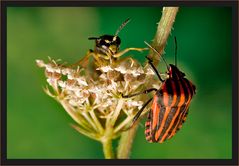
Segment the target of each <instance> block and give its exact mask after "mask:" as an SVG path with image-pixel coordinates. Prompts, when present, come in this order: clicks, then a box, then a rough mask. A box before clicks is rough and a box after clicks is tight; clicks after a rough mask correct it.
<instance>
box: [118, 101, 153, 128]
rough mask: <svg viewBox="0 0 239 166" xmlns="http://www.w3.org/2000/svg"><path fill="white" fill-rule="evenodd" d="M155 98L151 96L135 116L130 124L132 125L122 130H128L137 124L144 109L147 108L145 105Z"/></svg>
mask: <svg viewBox="0 0 239 166" xmlns="http://www.w3.org/2000/svg"><path fill="white" fill-rule="evenodd" d="M152 99H153V98H150V99H149V100H148V101H147V102H146V103H144V105H143V106H142V108H141V109H140V110H139V112H137V114H136V115H135V116H134V118H133V120H132V123H131V124H130V126H129V127H128V128H126V129H123V130H122V131H126V130H128V129H130V128H132V127H133V126H134V124H135V122H136V121H137V120H138V119H139V117H140V115H141V114H142V112H143V110H144V109H145V107H146V106H147V105H148V104H149V103H150V102H151V101H152Z"/></svg>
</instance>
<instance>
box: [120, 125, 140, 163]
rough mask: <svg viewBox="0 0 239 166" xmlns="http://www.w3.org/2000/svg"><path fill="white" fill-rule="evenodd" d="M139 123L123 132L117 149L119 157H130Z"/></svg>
mask: <svg viewBox="0 0 239 166" xmlns="http://www.w3.org/2000/svg"><path fill="white" fill-rule="evenodd" d="M138 123H139V121H137V122H136V123H135V124H134V126H133V127H132V128H131V129H130V130H128V131H126V132H123V133H122V134H121V138H120V141H119V146H118V149H117V159H128V158H129V155H130V151H131V147H132V143H133V139H134V136H135V134H136V131H137V128H138Z"/></svg>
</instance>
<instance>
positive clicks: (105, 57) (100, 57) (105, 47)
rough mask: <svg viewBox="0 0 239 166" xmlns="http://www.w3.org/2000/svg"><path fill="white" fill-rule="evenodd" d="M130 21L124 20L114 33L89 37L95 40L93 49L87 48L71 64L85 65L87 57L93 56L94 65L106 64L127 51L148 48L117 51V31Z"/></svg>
mask: <svg viewBox="0 0 239 166" xmlns="http://www.w3.org/2000/svg"><path fill="white" fill-rule="evenodd" d="M129 21H130V19H129V18H128V19H127V20H125V21H124V22H123V23H122V24H121V26H120V27H119V28H118V29H117V31H116V33H115V35H102V36H100V37H89V38H88V39H89V40H95V49H94V50H91V49H90V50H89V51H88V53H87V54H86V55H85V57H84V58H82V59H81V60H80V61H78V62H77V63H75V64H73V66H76V65H80V66H83V67H86V66H87V64H88V61H89V58H90V57H91V56H93V58H94V61H95V65H96V67H100V66H107V65H109V64H113V63H115V62H116V61H118V58H119V57H120V56H122V55H123V54H125V53H127V52H128V51H131V50H135V51H143V50H147V49H148V48H126V49H125V50H122V51H119V49H120V44H121V39H120V37H119V36H118V34H119V32H120V31H121V30H122V29H123V28H124V27H125V25H126V24H127V23H128V22H129Z"/></svg>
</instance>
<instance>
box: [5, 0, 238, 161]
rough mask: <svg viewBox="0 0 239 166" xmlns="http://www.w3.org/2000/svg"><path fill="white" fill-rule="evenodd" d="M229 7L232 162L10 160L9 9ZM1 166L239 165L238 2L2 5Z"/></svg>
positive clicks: (18, 2)
mask: <svg viewBox="0 0 239 166" xmlns="http://www.w3.org/2000/svg"><path fill="white" fill-rule="evenodd" d="M181 5H183V6H227V7H231V8H232V20H233V22H232V23H233V25H232V32H233V34H232V40H233V41H232V53H233V56H232V76H233V82H232V88H233V91H232V97H233V98H232V109H233V112H232V130H233V133H232V143H233V145H232V159H196V160H194V159H170V160H169V159H160V160H159V159H137V160H130V159H126V160H114V159H113V160H104V159H102V160H99V159H95V160H93V159H92V160H90V159H7V147H6V141H7V130H6V124H7V122H6V116H7V107H6V103H7V99H6V96H7V91H6V89H7V88H6V86H7V73H6V72H7V71H6V69H7V68H6V60H7V51H6V39H7V36H6V31H7V28H6V20H7V16H6V14H7V13H6V11H7V10H6V9H7V7H13V6H14V7H25V6H27V7H35V6H42V7H53V6H54V7H55V6H58V7H60V6H67V7H71V6H81V7H82V6H134V7H135V6H149V7H150V6H181ZM1 41H2V42H1V165H13V164H14V165H15V164H16V165H18V164H19V165H20V164H21V165H29V164H34V165H44V164H54V165H55V164H57V165H76V164H77V165H91V164H95V165H97V164H98V165H112V164H113V165H125V164H132V165H169V164H170V165H171V164H180V165H193V164H195V165H201V164H212V165H238V2H237V1H218V2H216V1H161V2H159V1H147V4H146V3H145V2H144V1H58V2H57V1H1Z"/></svg>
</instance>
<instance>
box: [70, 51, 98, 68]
mask: <svg viewBox="0 0 239 166" xmlns="http://www.w3.org/2000/svg"><path fill="white" fill-rule="evenodd" d="M92 55H94V51H93V50H89V51H88V52H87V54H86V55H85V56H84V57H83V58H82V59H80V60H79V61H78V62H76V63H74V64H72V65H70V67H75V66H81V67H83V68H86V66H87V65H88V62H89V58H90V56H92Z"/></svg>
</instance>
